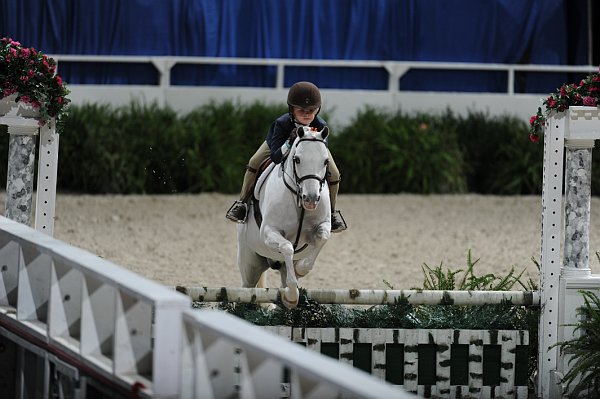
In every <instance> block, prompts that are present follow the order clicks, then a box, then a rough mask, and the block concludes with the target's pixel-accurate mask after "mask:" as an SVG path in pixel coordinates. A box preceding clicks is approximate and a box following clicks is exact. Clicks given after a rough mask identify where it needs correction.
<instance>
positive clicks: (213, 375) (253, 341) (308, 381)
mask: <svg viewBox="0 0 600 399" xmlns="http://www.w3.org/2000/svg"><path fill="white" fill-rule="evenodd" d="M183 319H184V325H185V328H184V350H183V353H184V363H183V364H184V366H183V370H184V374H183V382H182V386H183V388H184V389H186V390H182V392H181V394H182V397H186V398H192V397H193V398H205V397H206V398H230V397H237V395H240V396H241V397H245V398H275V397H282V396H289V397H291V398H298V399H303V398H306V399H308V398H315V399H317V398H373V399H379V398H413V397H414V396H413V395H409V394H408V393H406V392H405V391H404V390H403V389H402V388H399V387H395V386H393V385H391V384H384V383H382V382H381V381H379V380H377V379H376V378H375V377H372V376H370V375H369V374H367V373H365V372H363V371H359V370H357V369H355V368H353V367H352V366H350V365H345V364H342V363H340V362H338V361H337V360H333V359H330V358H327V357H325V356H321V355H318V354H316V353H313V352H311V351H309V350H308V349H305V348H303V347H301V346H300V345H298V344H294V343H291V342H290V341H286V340H284V339H283V338H280V337H278V336H276V335H273V334H271V333H269V332H266V331H263V330H262V329H259V328H257V327H254V326H251V325H250V324H248V323H246V322H243V321H242V320H240V319H238V318H236V317H234V316H231V315H229V314H226V313H224V312H218V311H186V312H185V313H184V315H183ZM236 355H239V356H236ZM284 367H285V368H287V370H289V385H287V388H286V385H284V389H289V392H287V391H283V389H282V383H281V379H282V377H283V375H282V371H283V370H284Z"/></svg>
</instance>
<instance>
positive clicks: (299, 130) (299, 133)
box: [296, 126, 304, 138]
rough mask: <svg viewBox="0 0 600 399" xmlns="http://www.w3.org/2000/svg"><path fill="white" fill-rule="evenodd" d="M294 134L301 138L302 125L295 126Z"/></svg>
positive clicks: (302, 134) (302, 133)
mask: <svg viewBox="0 0 600 399" xmlns="http://www.w3.org/2000/svg"><path fill="white" fill-rule="evenodd" d="M296 135H297V136H298V137H300V138H302V137H303V136H304V127H302V126H298V127H297V128H296Z"/></svg>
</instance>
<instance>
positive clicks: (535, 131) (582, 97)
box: [529, 73, 600, 143]
mask: <svg viewBox="0 0 600 399" xmlns="http://www.w3.org/2000/svg"><path fill="white" fill-rule="evenodd" d="M599 103H600V75H599V74H598V73H593V74H591V75H588V76H586V77H585V78H584V79H582V80H581V82H579V84H577V83H573V84H569V85H567V84H564V85H562V87H561V88H560V89H558V90H557V91H556V93H552V94H550V96H548V98H546V99H545V100H544V101H543V104H544V105H545V106H546V112H545V113H543V112H542V108H541V107H539V108H538V110H537V113H536V114H535V115H533V116H532V117H531V119H529V139H530V140H531V141H532V142H534V143H537V142H538V141H539V140H540V135H541V134H542V132H543V130H544V126H545V124H546V118H547V117H548V115H549V114H550V113H551V112H553V111H556V112H562V111H564V110H566V109H567V108H569V106H578V105H579V106H588V107H596V106H598V104H599Z"/></svg>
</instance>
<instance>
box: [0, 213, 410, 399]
mask: <svg viewBox="0 0 600 399" xmlns="http://www.w3.org/2000/svg"><path fill="white" fill-rule="evenodd" d="M0 335H2V336H4V337H7V338H8V339H11V340H12V341H14V342H16V343H17V344H18V345H20V346H21V347H22V348H24V349H27V350H29V351H30V352H31V351H32V349H35V350H33V352H38V353H40V355H39V358H40V359H45V360H43V365H44V372H43V373H42V375H41V376H37V379H36V376H35V375H33V377H31V378H32V379H28V378H29V377H28V376H29V375H30V373H27V372H26V371H25V370H24V368H26V367H27V365H23V364H22V363H21V364H20V366H19V367H21V370H17V373H16V375H17V376H18V377H17V378H19V379H20V380H19V381H16V382H14V383H15V385H16V386H17V387H20V386H23V385H29V384H31V385H32V386H39V387H43V388H42V392H46V393H49V391H50V377H49V375H50V370H51V368H52V367H54V369H55V370H56V368H57V367H58V368H60V369H63V370H64V369H65V366H64V364H67V365H69V366H70V367H66V368H75V369H79V370H80V372H81V374H85V375H86V378H90V379H92V380H97V381H101V382H102V384H104V386H105V388H106V389H107V390H109V391H110V392H112V393H116V394H118V395H120V396H119V397H127V396H128V394H131V392H134V391H135V392H136V393H137V394H138V395H140V396H142V397H153V398H192V397H202V398H204V397H207V398H223V397H229V396H230V395H229V394H230V393H232V392H239V394H240V395H241V396H242V397H257V398H259V397H276V396H280V395H281V393H282V391H281V385H280V384H279V383H277V384H275V383H271V382H272V381H274V378H273V375H272V374H271V371H273V370H276V369H277V370H281V367H287V368H288V369H290V370H291V372H292V377H293V378H292V380H291V381H290V385H289V389H290V392H291V393H292V394H293V395H294V397H305V398H317V397H322V396H321V395H322V394H324V393H335V394H336V395H337V394H338V393H339V394H340V395H342V397H357V398H359V397H361V398H362V397H365V398H366V397H372V398H380V397H390V398H392V397H397V398H405V397H408V394H405V393H404V391H403V390H402V389H401V388H396V387H393V386H391V385H389V384H384V383H381V382H380V381H378V380H377V379H376V378H374V377H371V376H369V375H368V374H366V373H363V372H362V371H358V370H355V369H353V368H352V367H348V366H346V365H342V364H339V363H338V362H335V361H333V360H331V359H325V358H323V357H322V356H319V355H316V354H314V353H311V352H309V351H308V350H306V349H303V348H300V347H298V346H297V345H294V344H292V343H290V342H287V341H285V340H283V339H281V338H278V337H276V336H274V335H272V334H269V333H267V332H265V331H263V330H261V329H260V328H259V327H254V326H252V325H251V324H249V323H246V322H244V321H242V320H240V319H236V318H234V317H233V316H229V315H225V314H220V312H219V313H217V312H213V311H198V310H192V309H191V301H190V299H189V298H188V297H187V296H185V295H182V294H180V293H178V292H176V291H175V290H173V289H171V288H168V287H165V286H162V285H160V284H158V283H156V282H153V281H151V280H148V279H145V278H143V277H141V276H139V275H137V274H135V273H133V272H131V271H128V270H126V269H124V268H122V267H120V266H117V265H115V264H113V263H111V262H109V261H106V260H104V259H102V258H99V257H98V256H96V255H93V254H91V253H89V252H86V251H84V250H81V249H78V248H75V247H72V246H70V245H68V244H66V243H64V242H61V241H59V240H56V239H54V238H52V237H50V236H48V235H46V234H43V233H41V232H38V231H36V230H33V229H32V228H30V227H28V226H26V225H24V224H20V223H17V222H14V221H12V220H9V219H6V218H5V217H0ZM224 350H226V351H224ZM44 353H45V354H44ZM236 353H239V354H240V356H236ZM236 359H237V360H236ZM235 361H241V363H240V364H234V362H235ZM50 363H52V364H53V366H52V367H51V365H50ZM59 365H60V367H59ZM34 374H35V373H34ZM78 374H79V373H78V372H72V376H73V375H74V376H76V375H78ZM233 376H241V379H237V380H236V379H235V378H234V377H233ZM275 380H278V379H277V378H275ZM78 382H79V383H81V382H80V381H78ZM270 389H273V390H272V391H271V390H270ZM263 394H265V395H266V396H265V395H263ZM26 396H27V395H24V394H23V392H20V394H17V397H26Z"/></svg>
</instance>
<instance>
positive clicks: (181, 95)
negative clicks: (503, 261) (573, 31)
mask: <svg viewBox="0 0 600 399" xmlns="http://www.w3.org/2000/svg"><path fill="white" fill-rule="evenodd" d="M52 57H53V58H55V59H56V60H57V61H58V62H59V72H60V62H86V63H131V64H151V65H153V66H154V67H155V68H156V69H157V71H158V79H157V82H156V84H153V85H102V84H94V85H79V84H70V85H69V88H70V89H71V91H72V93H71V98H72V100H73V103H74V104H83V103H108V104H112V105H114V106H122V105H127V104H128V103H129V102H130V101H131V100H133V99H135V100H138V101H142V102H156V103H158V104H159V105H169V106H171V107H172V108H173V109H175V110H177V111H181V112H189V111H191V110H192V109H193V108H194V107H196V106H199V105H203V104H206V103H208V102H210V101H212V100H216V101H224V100H233V101H240V102H252V101H257V100H259V101H266V102H272V103H276V104H282V103H283V104H284V101H285V96H286V90H287V88H286V87H284V82H285V74H286V68H287V67H302V66H306V67H340V68H380V69H385V71H386V72H387V74H388V83H387V87H386V89H385V90H369V89H360V90H348V89H342V88H323V89H322V92H323V95H324V96H323V97H324V110H325V111H327V112H328V113H329V114H330V115H331V120H330V122H332V123H334V124H337V125H340V126H343V125H346V124H347V123H348V121H349V120H350V119H351V118H352V117H353V116H355V115H356V113H357V111H359V110H361V109H362V108H364V106H366V105H371V106H374V107H382V108H389V109H391V110H397V109H401V110H402V111H405V112H424V111H444V110H446V109H448V108H449V109H451V110H453V111H454V112H456V113H458V114H466V113H468V112H470V111H482V112H489V113H490V114H492V115H501V114H512V115H515V116H517V117H520V118H522V119H523V120H524V121H528V120H529V117H530V116H531V115H532V114H534V113H535V111H536V110H537V107H538V106H541V100H540V97H542V96H546V95H547V93H543V94H541V93H540V94H531V93H530V94H519V93H515V77H516V75H517V74H518V73H522V72H544V73H550V72H573V73H584V74H588V73H590V72H595V71H597V70H598V67H597V66H586V65H532V64H528V65H520V64H488V63H463V62H460V63H458V62H406V61H359V60H311V59H264V58H229V57H170V56H108V55H102V56H97V55H63V54H55V55H52ZM178 64H195V65H255V66H265V67H268V66H272V67H275V68H276V77H275V82H274V85H273V86H272V87H247V86H245V87H216V86H179V85H177V86H174V85H172V84H171V75H172V73H173V72H172V69H173V67H175V66H176V65H178ZM431 69H436V70H449V71H456V70H468V71H497V72H504V73H506V77H507V86H506V90H505V92H502V93H472V92H422V91H405V90H403V89H402V87H401V85H400V79H401V78H402V76H404V75H405V74H406V73H407V72H408V71H410V70H431ZM508 100H510V101H508ZM265 129H266V128H265Z"/></svg>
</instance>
